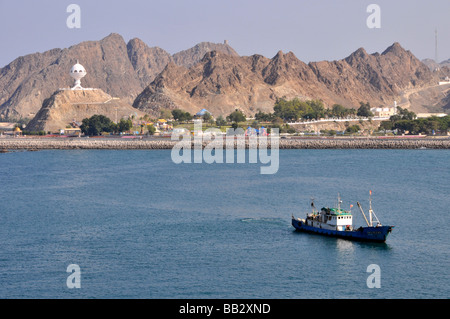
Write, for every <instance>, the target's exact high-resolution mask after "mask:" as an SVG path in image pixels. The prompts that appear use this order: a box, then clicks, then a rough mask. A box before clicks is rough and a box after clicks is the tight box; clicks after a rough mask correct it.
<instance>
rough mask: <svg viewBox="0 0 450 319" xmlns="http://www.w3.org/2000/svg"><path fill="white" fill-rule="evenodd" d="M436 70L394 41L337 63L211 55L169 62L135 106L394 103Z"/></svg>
mask: <svg viewBox="0 0 450 319" xmlns="http://www.w3.org/2000/svg"><path fill="white" fill-rule="evenodd" d="M435 80H436V78H435V76H434V75H433V73H432V72H431V71H430V70H429V69H428V68H427V67H426V66H425V65H424V64H423V63H422V62H420V61H419V60H418V59H417V58H415V57H414V55H413V54H412V53H411V52H409V51H407V50H405V49H403V48H402V47H401V46H400V44H398V43H394V44H393V45H392V46H390V47H389V48H387V49H386V50H385V51H384V52H383V53H382V54H379V53H374V54H368V53H367V52H366V51H365V50H364V49H363V48H360V49H358V50H357V51H355V52H354V53H352V54H351V55H350V56H348V57H347V58H345V59H342V60H339V61H332V62H328V61H322V62H314V63H309V64H308V65H307V64H305V63H303V62H302V61H300V60H299V59H298V58H297V57H296V56H295V55H294V54H293V53H292V52H289V53H286V54H285V53H283V52H281V51H280V52H278V53H277V55H276V56H274V57H273V58H272V59H267V58H265V57H262V56H260V55H253V56H250V57H239V56H233V55H227V54H223V53H220V52H215V51H213V52H210V53H207V54H206V55H205V56H204V57H203V59H202V60H201V61H200V62H199V63H197V64H195V65H193V66H192V67H190V68H181V67H177V66H176V65H174V64H169V65H168V66H167V67H166V68H165V69H164V70H163V71H162V72H161V74H159V75H158V76H157V77H156V78H155V80H154V81H153V82H152V83H151V84H150V85H149V86H147V87H146V88H145V89H144V91H143V92H142V93H141V94H139V95H138V97H137V98H136V100H135V101H134V103H133V106H134V107H136V108H139V109H141V110H142V111H144V112H153V113H155V114H156V113H157V112H158V110H159V109H160V108H162V107H163V108H169V109H173V108H182V109H185V110H188V111H191V112H197V111H198V110H200V109H202V108H206V109H208V110H209V111H211V112H212V113H213V114H214V115H216V116H217V115H219V114H222V115H226V114H229V113H230V112H231V111H232V110H233V109H235V108H240V109H241V110H243V111H244V112H245V113H246V114H248V115H253V114H254V113H256V112H257V110H258V109H259V110H262V111H265V112H267V111H272V108H273V103H274V102H275V101H276V99H277V98H282V97H285V98H288V99H290V98H294V97H299V98H301V99H321V100H322V101H323V102H324V103H325V104H326V105H327V106H331V105H333V104H334V103H340V104H342V105H344V106H347V107H358V106H359V102H360V101H369V102H370V103H371V104H372V105H374V106H379V105H393V102H394V100H400V98H401V96H402V94H403V91H406V90H411V89H418V88H422V87H427V86H430V85H432V84H433V83H434V82H435Z"/></svg>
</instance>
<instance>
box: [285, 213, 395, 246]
mask: <svg viewBox="0 0 450 319" xmlns="http://www.w3.org/2000/svg"><path fill="white" fill-rule="evenodd" d="M292 226H294V228H295V229H296V230H298V231H303V232H308V233H316V234H320V235H326V236H331V237H339V238H344V239H351V240H358V241H370V242H378V243H384V242H385V241H386V239H387V236H388V235H389V233H390V232H391V231H392V228H393V227H394V226H380V227H360V228H358V229H356V230H352V231H339V230H330V229H323V228H317V227H312V226H308V225H305V223H304V222H302V221H300V220H297V219H295V218H293V219H292Z"/></svg>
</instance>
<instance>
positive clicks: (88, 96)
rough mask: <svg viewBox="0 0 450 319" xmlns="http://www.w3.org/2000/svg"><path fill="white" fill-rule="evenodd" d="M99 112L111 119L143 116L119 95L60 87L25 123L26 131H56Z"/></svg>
mask: <svg viewBox="0 0 450 319" xmlns="http://www.w3.org/2000/svg"><path fill="white" fill-rule="evenodd" d="M95 114H102V115H105V116H107V117H109V118H110V119H112V120H116V119H117V120H120V119H121V118H122V117H129V116H132V115H134V116H136V115H137V116H142V115H144V113H142V112H140V111H139V110H136V109H134V108H133V107H132V106H131V105H129V104H128V103H125V102H123V101H121V100H120V99H119V98H113V97H112V96H110V95H109V94H107V93H105V92H104V91H102V90H100V89H98V90H61V91H56V92H55V93H54V94H53V95H52V96H50V97H49V98H48V99H46V100H45V101H44V102H43V104H42V108H41V109H40V110H39V112H38V113H37V114H36V116H35V117H34V118H33V119H32V120H31V121H30V123H28V125H27V127H26V130H28V131H41V130H44V131H50V132H59V130H60V129H64V128H65V127H66V126H67V125H68V124H70V123H72V122H74V121H75V122H78V123H81V121H82V120H83V119H84V118H89V117H91V116H92V115H95Z"/></svg>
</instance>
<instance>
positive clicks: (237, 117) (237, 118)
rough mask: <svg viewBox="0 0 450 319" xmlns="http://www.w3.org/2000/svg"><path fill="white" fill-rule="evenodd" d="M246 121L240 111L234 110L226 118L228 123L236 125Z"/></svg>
mask: <svg viewBox="0 0 450 319" xmlns="http://www.w3.org/2000/svg"><path fill="white" fill-rule="evenodd" d="M246 120H247V118H246V117H245V115H244V113H242V111H240V110H235V111H234V112H233V113H231V114H230V115H228V116H227V121H228V122H234V123H236V124H237V123H239V122H245V121H246Z"/></svg>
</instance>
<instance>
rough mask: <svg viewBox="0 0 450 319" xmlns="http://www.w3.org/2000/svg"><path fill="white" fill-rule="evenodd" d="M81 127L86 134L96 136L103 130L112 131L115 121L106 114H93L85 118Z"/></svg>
mask: <svg viewBox="0 0 450 319" xmlns="http://www.w3.org/2000/svg"><path fill="white" fill-rule="evenodd" d="M80 129H81V131H82V132H83V133H84V134H85V135H90V136H96V135H100V134H101V133H102V132H112V131H113V130H114V123H113V122H112V121H111V120H110V119H109V118H108V117H106V116H104V115H93V116H91V117H90V118H85V119H83V121H82V124H81V126H80Z"/></svg>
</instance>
